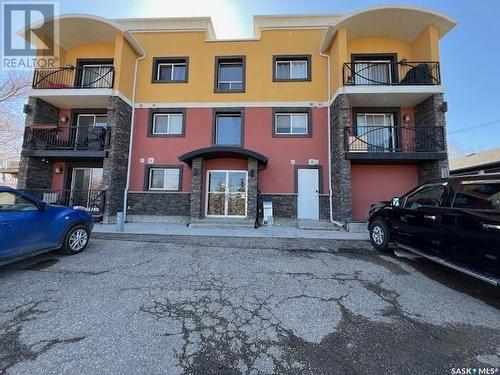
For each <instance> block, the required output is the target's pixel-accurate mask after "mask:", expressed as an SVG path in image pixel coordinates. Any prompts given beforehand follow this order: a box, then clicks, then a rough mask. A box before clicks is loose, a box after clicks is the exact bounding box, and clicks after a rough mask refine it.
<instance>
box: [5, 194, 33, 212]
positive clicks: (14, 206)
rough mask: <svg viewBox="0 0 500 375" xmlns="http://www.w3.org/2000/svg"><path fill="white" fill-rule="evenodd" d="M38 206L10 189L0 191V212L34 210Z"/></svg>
mask: <svg viewBox="0 0 500 375" xmlns="http://www.w3.org/2000/svg"><path fill="white" fill-rule="evenodd" d="M36 210H38V207H37V206H36V205H35V204H33V203H31V202H30V201H29V200H27V199H25V198H23V197H21V196H20V195H18V194H15V193H12V192H10V191H2V192H0V212H24V211H36Z"/></svg>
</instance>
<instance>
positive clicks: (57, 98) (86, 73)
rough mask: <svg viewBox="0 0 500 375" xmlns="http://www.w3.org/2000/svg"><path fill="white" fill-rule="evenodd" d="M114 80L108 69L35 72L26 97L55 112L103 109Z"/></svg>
mask: <svg viewBox="0 0 500 375" xmlns="http://www.w3.org/2000/svg"><path fill="white" fill-rule="evenodd" d="M114 77H115V71H114V67H113V66H112V65H92V66H85V67H75V66H66V67H59V68H43V69H35V72H34V74H33V83H32V88H33V90H32V92H31V93H30V96H36V97H39V98H41V99H43V100H44V101H46V102H48V103H50V104H52V105H54V106H56V107H58V108H105V107H106V106H107V99H108V97H109V96H110V95H112V93H113V87H114Z"/></svg>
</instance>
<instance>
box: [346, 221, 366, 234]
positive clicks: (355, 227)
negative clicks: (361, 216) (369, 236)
mask: <svg viewBox="0 0 500 375" xmlns="http://www.w3.org/2000/svg"><path fill="white" fill-rule="evenodd" d="M346 228H347V231H348V232H351V233H368V229H367V227H366V223H360V222H351V223H347V224H346Z"/></svg>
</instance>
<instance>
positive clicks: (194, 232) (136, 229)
mask: <svg viewBox="0 0 500 375" xmlns="http://www.w3.org/2000/svg"><path fill="white" fill-rule="evenodd" d="M94 232H96V233H124V234H159V235H173V236H212V237H269V238H313V239H314V238H317V239H332V240H358V241H359V240H368V239H369V237H368V232H362V233H354V232H344V231H336V230H309V229H299V228H297V227H292V226H285V225H273V226H268V227H259V228H257V229H253V228H225V229H216V228H191V227H188V226H186V225H185V224H173V223H126V224H125V231H124V232H117V231H116V225H114V224H96V225H95V226H94Z"/></svg>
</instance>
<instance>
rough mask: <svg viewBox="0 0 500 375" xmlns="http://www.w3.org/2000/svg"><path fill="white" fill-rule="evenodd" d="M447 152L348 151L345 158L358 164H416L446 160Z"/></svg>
mask: <svg viewBox="0 0 500 375" xmlns="http://www.w3.org/2000/svg"><path fill="white" fill-rule="evenodd" d="M446 157H447V153H446V152H439V151H436V152H407V151H405V152H346V153H345V158H346V159H347V160H351V161H352V162H353V163H358V164H385V163H387V164H414V163H415V162H421V161H432V160H446Z"/></svg>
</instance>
